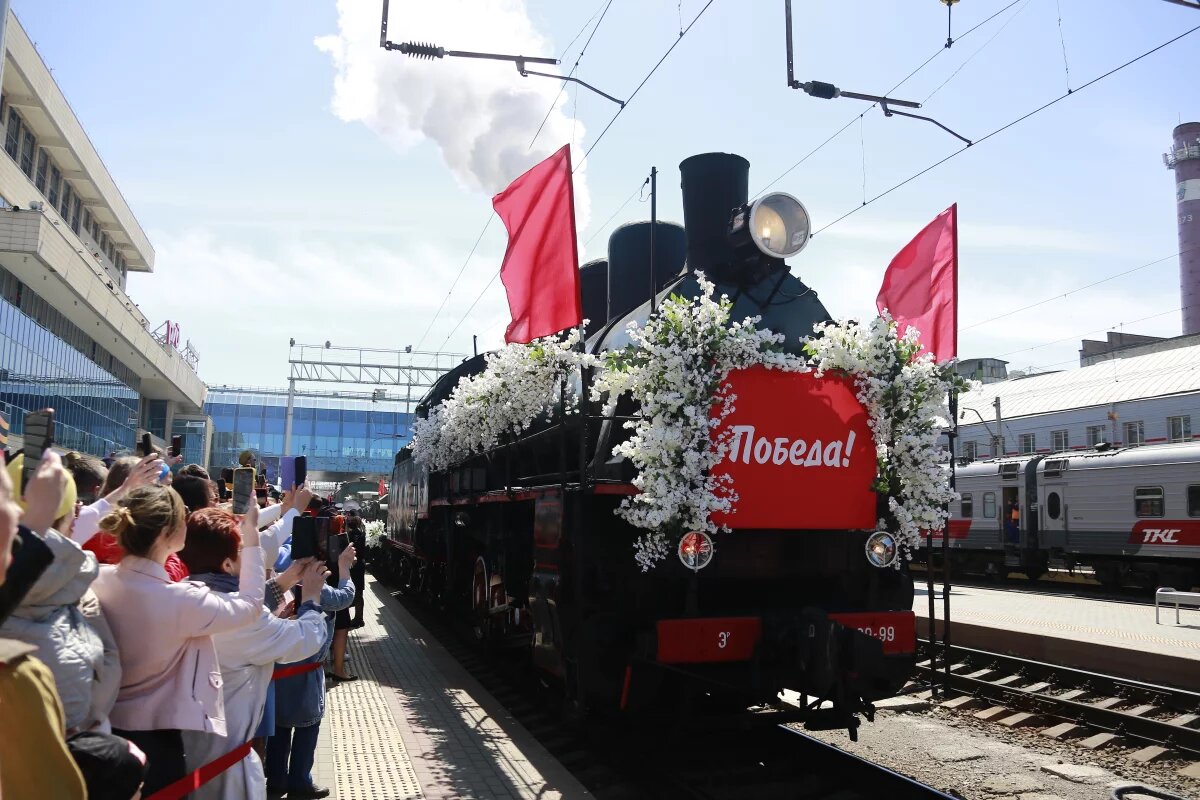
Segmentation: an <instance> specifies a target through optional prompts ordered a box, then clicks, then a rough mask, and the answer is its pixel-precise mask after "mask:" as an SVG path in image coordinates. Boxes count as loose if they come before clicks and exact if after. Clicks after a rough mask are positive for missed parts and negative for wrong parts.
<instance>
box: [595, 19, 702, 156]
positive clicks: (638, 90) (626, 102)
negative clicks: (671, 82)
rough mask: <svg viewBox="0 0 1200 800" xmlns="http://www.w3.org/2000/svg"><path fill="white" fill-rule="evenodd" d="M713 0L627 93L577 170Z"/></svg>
mask: <svg viewBox="0 0 1200 800" xmlns="http://www.w3.org/2000/svg"><path fill="white" fill-rule="evenodd" d="M715 2H716V0H708V2H707V3H705V4H704V7H703V8H701V9H700V10H699V11H698V12H696V16H694V17H692V21H691V22H689V23H688V26H687V27H686V28H684V29H683V32H682V33H680V34H679V36H678V38H676V39H675V41H673V42H671V46H670V47H668V48H667V52H665V53H663V54H662V58H660V59H659V60H658V61H657V63H655V65H654V66H653V67H651V68H650V71H649V72H647V73H646V77H644V78H642V82H641V83H639V84H638V85H637V88H636V89H634V90H633V92H632V93H631V94H630V95H629V97H628V98H627V99H626V100H625V105H623V106H621V107H620V108H618V109H617V113H615V114H613V115H612V119H610V120H609V121H608V124H607V125H605V126H604V130H602V131H600V135H599V136H597V137H596V140H595V141H594V142H592V146H591V147H589V148H588V149H587V152H585V153H584V154H583V158H581V159H579V164H577V165H576V166H575V169H577V170H578V169H579V168H580V167H581V166H583V164H584V163H585V162H586V161H587V159H588V156H590V155H591V154H592V151H593V150H595V149H596V148H597V147H598V146H599V145H600V142H601V141H603V139H604V135H605V134H606V133H608V131H609V129H610V128H612V126H613V123H614V122H616V121H617V118H618V117H620V116H621V114H623V113H624V112H625V109H626V108H628V107H629V104H630V103H632V102H633V98H635V97H637V95H638V92H640V91H641V90H642V87H643V86H645V85H646V84H647V83H648V82H649V80H650V79H651V78H652V77H654V73H655V72H658V68H659V67H661V66H662V65H663V62H664V61H666V60H667V56H669V55H671V51H672V50H674V49H675V46H676V45H678V44H679V43H680V42H682V41H683V37H685V36H687V34H688V31H690V30H691V29H692V26H693V25H695V24H696V23H697V22H698V21H699V20H700V18H701V17H702V16H704V12H705V11H708V9H709V8H710V7H711V6H712V4H713V3H715Z"/></svg>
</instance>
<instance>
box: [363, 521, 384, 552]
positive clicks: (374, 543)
mask: <svg viewBox="0 0 1200 800" xmlns="http://www.w3.org/2000/svg"><path fill="white" fill-rule="evenodd" d="M363 527H364V528H365V529H366V531H367V535H366V539H367V549H368V550H374V549H375V548H376V547H378V546H379V543H380V541H382V539H383V533H384V528H385V525H384V524H383V521H382V520H378V519H373V520H370V521H369V522H366V523H364V524H363Z"/></svg>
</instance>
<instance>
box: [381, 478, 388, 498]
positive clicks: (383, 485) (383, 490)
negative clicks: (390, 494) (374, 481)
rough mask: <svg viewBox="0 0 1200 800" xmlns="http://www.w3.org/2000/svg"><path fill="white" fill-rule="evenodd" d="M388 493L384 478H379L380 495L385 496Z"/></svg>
mask: <svg viewBox="0 0 1200 800" xmlns="http://www.w3.org/2000/svg"><path fill="white" fill-rule="evenodd" d="M385 494H387V484H386V483H384V482H383V478H380V479H379V496H380V497H383V496H384V495H385Z"/></svg>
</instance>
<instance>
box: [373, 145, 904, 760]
mask: <svg viewBox="0 0 1200 800" xmlns="http://www.w3.org/2000/svg"><path fill="white" fill-rule="evenodd" d="M749 167H750V165H749V162H748V161H746V160H745V159H743V158H741V157H740V156H736V155H731V154H724V153H708V154H702V155H697V156H693V157H691V158H688V159H686V160H685V161H683V162H682V164H681V165H680V174H681V179H682V190H683V211H684V226H683V227H681V226H679V225H676V224H671V223H665V222H657V223H647V222H635V223H631V224H626V225H624V226H622V227H620V228H619V229H617V230H616V231H615V232H614V233H613V234H612V236H611V238H610V240H609V244H608V255H607V258H606V259H601V260H596V261H592V262H590V263H587V264H584V265H583V266H582V267H581V270H580V272H581V275H580V277H581V293H582V303H583V307H584V316H585V317H586V318H589V319H590V320H592V321H593V327H595V323H596V321H600V323H601V324H600V325H599V326H598V328H596V331H595V333H593V334H590V335H589V336H588V339H587V341H586V347H587V348H588V350H589V352H592V353H604V352H606V351H611V350H614V349H619V348H622V347H624V346H625V345H626V344H627V343H628V341H629V338H628V333H627V331H626V326H627V324H628V323H630V322H631V321H638V322H642V323H644V322H645V321H646V319H647V318H648V317H649V315H650V314H651V309H652V297H651V295H652V294H653V295H654V296H655V297H656V298H661V297H665V296H669V295H672V294H673V295H679V296H683V297H688V298H694V297H696V296H697V295H698V294H699V293H700V292H701V288H700V286H699V282H698V280H697V275H696V273H697V272H701V271H702V272H703V273H704V275H705V276H706V277H707V279H709V280H711V281H714V282H715V284H716V293H717V294H718V295H720V294H726V295H728V296H729V298H730V299H731V301H732V303H733V308H732V315H731V319H733V320H741V319H743V318H745V317H752V316H758V317H761V322H759V323H758V324H759V325H760V327H764V328H769V329H770V330H772V331H774V332H776V333H783V334H785V335H786V337H787V339H786V342H787V344H786V345H785V347H789V348H792V350H793V351H794V352H798V350H799V347H800V344H799V342H800V340H801V339H803V338H804V337H805V336H807V335H810V334H811V333H812V330H813V325H814V323H818V322H823V321H828V320H829V319H830V317H829V314H828V312H827V311H826V309H825V307H824V305H823V304H822V303H821V301H820V299H819V298H818V296H817V293H816V292H815V291H814V290H813V289H812V288H811V287H809V286H808V285H806V284H805V283H803V282H802V281H801V280H800V278H799V277H798V276H796V275H794V274H792V271H791V268H790V267H789V266H788V264H787V263H785V260H784V258H783V257H781V255H780V253H781V252H784V253H787V254H788V255H791V254H794V253H795V252H797V251H798V249H799V248H798V247H797V246H796V245H799V246H803V244H804V242H805V241H806V240H807V238H808V230H807V226H806V225H805V226H804V228H803V229H802V230H789V231H788V235H789V241H788V242H785V244H784V247H783V249H782V250H781V249H780V248H778V247H776V248H773V247H770V246H765V243H766V239H767V234H768V230H767V223H766V222H762V221H763V220H767V219H771V220H774V221H775V222H779V221H780V218H779V215H780V214H784V213H785V212H786V210H787V209H788V208H791V207H794V206H795V205H799V204H798V202H797V201H795V200H794V199H792V198H790V197H788V196H787V195H781V194H773V195H768V196H766V197H763V198H761V199H759V200H756V201H754V202H748V191H747V184H748V179H749ZM801 208H802V207H801ZM772 214H774V215H775V216H772ZM806 220H807V217H806V215H805V221H806ZM747 223H749V226H748V225H747ZM759 223H761V224H762V225H763V230H762V231H761V234H762V235H761V236H759V233H760V232H759V231H757V229H754V228H753V226H754V225H757V224H759ZM747 227H751V228H752V230H753V232H754V234H755V235H754V236H747V235H746V228H747ZM652 248H653V249H652ZM484 368H485V359H484V357H483V356H477V357H475V358H471V359H468V360H466V361H464V362H463V363H462V364H461V365H459V366H458V367H457V368H456V369H454V370H453V371H451V372H449V373H447V374H446V375H445V376H444V377H443V378H442V379H441V380H440V381H439V382H438V383H437V384H436V385H435V386H434V387H433V388H432V389H431V390H430V392H429V393H428V394H427V395H426V396H425V397H424V398H423V399H422V401H421V403H420V405H419V407H418V410H417V414H418V415H419V416H427V415H428V413H429V410H430V409H431V408H434V407H435V406H436V405H437V404H438V403H440V402H442V401H443V400H444V399H445V398H446V397H447V396H448V395H449V394H450V392H451V391H452V390H453V388H454V387H455V385H456V384H457V383H458V381H459V380H460V379H461V378H462V377H464V376H468V375H472V374H476V373H478V372H479V371H481V370H483V369H484ZM577 380H583V378H579V377H578V376H577ZM752 388H753V387H752ZM756 391H757V392H758V400H757V401H754V400H752V398H751V397H750V395H751V394H753V392H747V393H746V395H745V396H744V397H743V394H742V393H741V391H740V390H739V395H738V397H739V399H738V407H739V413H744V414H748V415H750V417H749V419H748V423H747V424H746V425H745V426H743V427H744V429H745V431H746V436H745V441H744V442H743V443H742V451H743V452H744V454H745V457H744V458H737V457H736V454H735V458H736V460H737V464H738V465H739V467H740V468H743V469H744V470H745V473H746V474H749V475H750V476H751V477H749V478H746V477H739V483H738V487H737V488H738V493H739V495H740V497H741V500H740V502H739V511H738V513H737V514H734V515H732V516H731V518H730V521H729V523H728V524H729V526H730V527H731V528H732V529H733V530H732V532H730V533H726V534H721V535H719V536H717V537H716V539H717V544H718V546H717V548H716V552H715V554H712V553H710V554H708V555H711V556H712V559H711V562H710V563H708V564H707V566H704V567H703V568H700V567H699V566H698V562H697V560H696V559H695V558H694V556H695V555H696V554H695V553H694V552H687V553H685V552H683V550H684V546H685V543H686V542H687V540H688V537H685V540H684V542H682V543H681V545H680V552H679V554H678V555H679V558H678V559H676V558H674V557H668V558H667V559H666V560H665V561H663V562H661V563H660V564H659V565H658V567H657V568H656V569H654V570H651V571H649V572H642V571H640V570H639V568H638V566H637V565H636V564H635V561H634V558H633V552H634V548H633V543H634V541H635V540H636V538H637V537H638V536H639V535H640V534H641V533H643V531H640V530H638V529H636V528H634V527H632V526H630V525H629V524H627V523H626V522H624V521H623V520H622V519H621V518H619V517H618V516H617V515H615V514H614V509H615V508H616V507H617V506H618V504H619V503H620V501H621V500H622V498H623V497H626V496H628V495H630V494H632V493H633V492H634V491H635V490H634V488H633V486H632V484H631V481H632V479H633V477H634V472H633V468H632V466H631V465H630V464H629V463H628V462H627V461H626V460H625V459H624V458H621V457H617V456H614V455H613V448H614V446H615V445H616V444H618V443H619V442H620V441H622V440H623V437H625V436H627V435H628V433H627V431H626V429H625V428H624V426H623V422H624V421H625V420H628V419H631V418H632V416H633V415H634V414H636V413H637V409H636V408H635V407H634V406H633V403H632V401H625V400H623V401H622V402H621V403H619V404H618V405H617V407H616V409H615V411H612V412H611V413H608V414H605V413H604V411H603V410H602V408H601V407H600V405H599V404H593V403H588V404H587V406H586V408H585V409H584V413H575V414H566V413H560V414H558V415H557V416H556V417H555V418H554V419H552V420H550V421H548V422H545V423H544V424H541V425H540V426H537V427H535V428H534V429H532V430H530V431H529V432H527V433H526V434H525V435H523V436H521V437H520V438H518V439H516V440H514V441H511V442H509V443H507V444H504V445H503V446H501V447H498V448H496V449H495V450H493V451H492V452H488V453H486V454H483V455H480V456H478V457H475V458H471V459H468V460H467V461H465V462H463V463H461V464H458V465H457V466H455V467H453V468H451V469H448V470H445V471H433V472H431V471H429V470H427V469H425V468H423V467H422V465H421V464H419V463H417V462H416V461H414V460H413V458H412V454H411V451H410V450H409V449H407V448H406V449H404V450H402V451H400V452H399V453H398V454H397V456H396V461H395V467H394V471H393V473H392V481H391V487H392V488H391V495H390V498H389V499H390V502H389V506H388V524H387V531H386V534H385V542H384V543H385V545H386V546H385V547H384V556H383V565H382V568H383V569H384V570H385V571H386V572H387V573H390V574H391V576H392V577H393V578H394V579H396V580H397V581H399V582H400V583H401V584H402V586H403V587H404V588H405V589H406V590H407V591H409V592H413V593H419V594H423V595H425V596H426V597H428V598H430V599H431V600H433V601H435V602H436V603H437V604H438V605H439V606H440V607H441V608H443V609H445V611H446V613H448V614H453V615H456V616H458V617H459V618H463V619H467V620H469V621H470V624H471V627H472V628H473V630H474V631H475V633H476V635H477V636H478V637H479V639H480V640H481V641H482V642H486V643H488V644H489V645H492V646H499V645H505V644H507V645H512V646H517V647H524V648H528V650H529V653H530V657H531V660H532V663H533V665H534V666H535V668H536V669H538V670H540V671H541V672H542V673H543V674H544V675H545V676H547V677H548V678H552V679H554V680H555V681H557V682H558V684H559V685H561V687H562V689H563V691H564V693H565V696H566V698H567V699H568V700H569V701H570V704H571V705H572V706H573V707H575V708H576V709H578V710H580V711H582V712H584V713H593V712H595V713H603V712H605V711H611V712H625V713H634V712H636V711H637V710H639V709H647V708H651V707H654V705H655V703H656V702H657V701H659V700H661V698H662V697H664V696H666V695H668V694H671V693H677V692H679V691H695V692H704V693H705V694H707V695H711V696H716V697H722V698H729V699H731V700H735V701H737V702H739V703H741V704H742V706H741V707H743V708H744V707H745V706H746V705H749V704H771V703H774V702H777V700H776V698H777V696H778V694H779V692H780V691H781V690H783V689H790V690H794V691H796V692H799V693H802V694H803V695H804V696H805V697H806V698H808V699H809V700H811V702H809V703H807V704H806V705H805V708H804V716H805V720H806V724H807V725H809V727H811V728H814V729H817V728H825V729H836V728H846V729H848V730H849V731H850V733H851V735H852V736H853V735H854V734H855V729H856V728H857V726H858V724H859V720H858V715H859V714H866V715H867V716H868V717H869V716H870V715H871V713H872V712H873V707H872V702H873V701H876V700H878V699H880V698H883V697H887V696H891V695H893V694H895V693H896V692H897V691H898V690H899V689H900V687H901V686H902V685H903V684H904V683H905V681H906V680H907V678H908V677H909V675H910V674H911V671H912V668H913V666H914V659H915V651H916V635H915V627H914V619H913V614H912V604H913V585H912V580H911V578H910V576H909V574H908V572H907V570H906V569H903V568H901V569H894V568H890V567H889V568H879V567H878V566H877V565H876V564H875V563H873V562H872V561H871V560H869V558H868V557H867V555H865V554H864V548H865V547H866V545H867V543H868V539H869V537H870V535H871V532H872V531H873V530H874V526H875V521H876V520H877V519H879V517H880V515H881V509H880V500H879V498H877V497H876V495H875V493H874V492H872V491H871V489H870V486H871V481H872V479H873V477H874V469H875V456H874V443H873V441H872V440H871V437H870V434H869V430H868V429H867V428H865V427H863V426H864V424H865V411H864V410H863V409H862V407H861V405H858V402H857V400H854V399H853V392H852V390H850V389H848V388H847V386H846V385H844V384H840V385H839V384H838V383H837V379H835V378H832V377H826V378H823V379H820V380H817V379H815V378H813V377H812V375H811V374H800V373H773V374H772V377H771V378H770V379H769V380H767V381H766V383H765V385H764V386H758V387H756ZM831 391H833V392H836V391H841V392H842V393H843V394H844V395H845V394H846V393H847V392H848V395H847V396H848V397H849V398H850V402H851V404H852V405H853V407H854V411H853V414H851V416H853V417H854V419H853V420H851V421H850V422H851V423H853V424H854V425H857V426H859V427H858V429H859V430H860V431H863V434H862V435H860V436H859V437H858V439H857V441H856V439H855V436H854V435H853V433H851V434H850V435H849V436H848V437H846V440H845V442H842V441H841V440H839V441H838V442H837V443H836V444H837V447H836V454H835V456H834V457H833V460H832V462H830V463H831V464H832V466H830V467H828V468H825V467H822V469H816V468H813V469H803V468H802V467H798V466H795V465H796V464H797V463H799V462H797V461H796V459H794V458H793V459H790V460H789V458H788V453H789V451H788V450H787V449H786V441H785V443H784V445H780V442H781V441H784V440H785V438H786V437H775V438H774V439H772V438H770V437H767V438H764V437H765V436H766V433H767V432H768V429H769V428H771V427H772V426H775V429H776V432H778V430H779V429H784V428H786V427H787V426H788V425H793V426H794V425H797V424H807V422H808V421H809V418H810V417H812V418H816V417H817V416H820V415H821V414H825V413H827V406H828V402H827V401H828V397H826V394H828V392H831ZM801 394H804V395H805V396H810V397H815V398H816V400H815V404H813V403H810V405H809V406H808V407H807V408H808V410H805V408H806V407H804V406H803V405H800V404H798V405H792V403H793V400H792V399H791V398H793V397H799V396H800V395H801ZM843 400H844V398H843ZM796 402H797V403H799V401H796ZM743 406H744V408H743ZM561 411H565V409H561ZM756 415H757V416H756ZM755 426H757V430H758V433H757V434H756V433H754V429H755ZM780 426H783V428H781V427H780ZM755 436H758V439H757V440H755V439H754V437H755ZM764 442H765V443H766V445H767V448H768V450H767V452H768V453H771V449H770V448H771V447H772V446H773V447H774V448H775V449H776V450H778V449H779V447H781V446H783V447H784V448H785V449H784V451H783V452H784V456H785V457H784V459H783V460H782V461H780V460H779V459H777V458H774V456H773V455H771V456H769V457H768V458H766V459H764V458H761V457H760V456H761V455H762V453H761V452H760V450H761V449H762V445H763V443H764ZM794 444H795V443H793V448H792V450H791V451H790V452H791V453H792V455H794V454H795V447H794ZM843 444H844V450H843ZM813 446H814V448H815V449H816V450H818V451H820V450H821V448H820V447H817V446H816V444H815V443H814V445H813ZM752 451H753V453H754V457H753V458H751V452H752ZM829 452H830V448H829V447H826V448H825V450H824V454H825V455H826V456H828V455H829ZM819 461H820V459H818V462H819ZM806 463H807V462H806ZM843 465H845V466H844V467H843ZM818 466H820V464H818ZM756 469H757V470H758V472H753V470H756ZM818 472H821V473H822V475H823V477H822V478H821V479H820V480H819V481H818V480H817V479H816V477H812V479H811V480H809V478H810V476H816V475H817V473H818ZM755 475H757V476H759V477H754V476H755ZM814 481H815V482H814ZM822 481H823V482H822ZM688 546H689V547H690V546H691V545H688ZM674 555H675V554H672V556H674ZM668 690H669V691H668Z"/></svg>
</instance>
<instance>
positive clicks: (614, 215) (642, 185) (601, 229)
mask: <svg viewBox="0 0 1200 800" xmlns="http://www.w3.org/2000/svg"><path fill="white" fill-rule="evenodd" d="M649 182H650V179H649V178H646V180H644V181H642V182H641V183H640V184H638V188H636V189H634V190H633V194H631V195H629V197H626V198H625V202H624V203H621V205H620V206H618V207H617V210H616V211H614V212H613V213H612V214H610V215H609V217H608V219H606V220H604V224H602V225H601V226H600V227H599V228H597V229H596V232H595V233H593V234H592V235H591V236H589V237H588V238H587V241H585V242H584V243H583V246H584V247H587V246H588V245H589V244H591V243H592V240H593V239H595V238H596V237H597V236H599V235H600V234H602V233H604V231H605V230H606V229H607V228H608V225H609V223H611V222H612V221H613V220H614V219H616V218H617V214H620V213H621V212H622V211H624V210H625V206H627V205H629V204H630V203H632V202H633V198H635V197H637V196H638V195H639V194H641V192H642V189H643V188H645V186H646V184H647V183H649Z"/></svg>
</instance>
